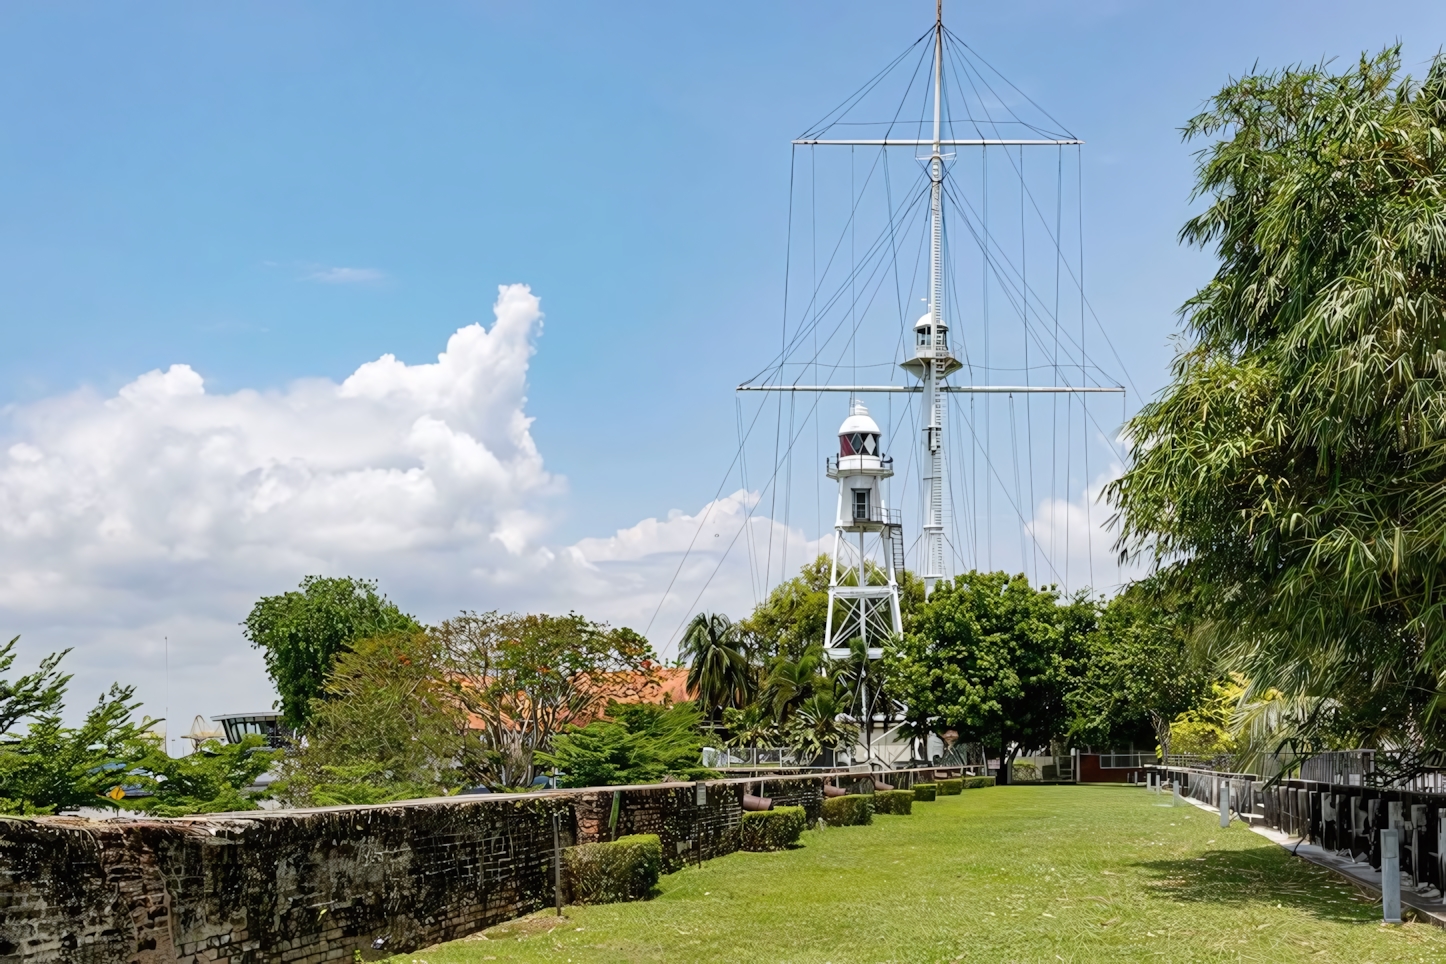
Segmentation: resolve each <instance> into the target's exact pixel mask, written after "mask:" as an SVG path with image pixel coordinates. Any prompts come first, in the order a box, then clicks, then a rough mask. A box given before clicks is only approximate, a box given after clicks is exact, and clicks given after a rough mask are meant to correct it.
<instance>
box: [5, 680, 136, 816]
mask: <svg viewBox="0 0 1446 964" xmlns="http://www.w3.org/2000/svg"><path fill="white" fill-rule="evenodd" d="M132 692H133V691H132V689H131V688H130V687H123V686H112V687H111V688H110V691H109V692H108V693H106V694H105V695H103V696H102V697H100V699H99V700H97V701H96V705H95V706H93V707H92V708H91V709H90V711H89V712H88V713H86V716H85V720H84V722H82V723H81V725H80V726H78V727H67V726H65V725H64V724H63V723H62V722H61V718H60V712H59V711H60V709H61V706H60V701H59V700H57V701H56V702H55V703H54V704H52V706H51V707H50V709H49V710H48V711H45V712H41V713H39V714H37V715H35V716H33V717H31V718H30V720H29V724H28V725H27V726H26V729H25V732H24V733H23V734H19V735H16V734H14V733H7V734H6V740H5V743H4V744H3V745H0V813H57V812H62V811H66V810H78V809H80V808H81V807H114V806H115V802H114V801H113V800H112V799H111V798H110V797H108V796H107V794H108V793H109V792H110V791H111V790H113V789H114V788H115V787H117V786H122V785H132V784H138V783H140V780H139V779H137V778H136V777H134V776H132V775H131V774H132V772H133V771H134V770H135V769H136V767H138V766H139V765H140V764H141V762H142V761H143V760H145V759H146V757H147V756H148V754H149V751H150V741H149V740H148V737H147V733H146V726H147V724H148V723H149V721H146V723H142V724H136V723H135V722H134V721H133V720H132V719H131V714H132V713H134V712H135V710H136V708H137V706H139V704H138V703H135V702H133V701H132V699H131V696H132Z"/></svg>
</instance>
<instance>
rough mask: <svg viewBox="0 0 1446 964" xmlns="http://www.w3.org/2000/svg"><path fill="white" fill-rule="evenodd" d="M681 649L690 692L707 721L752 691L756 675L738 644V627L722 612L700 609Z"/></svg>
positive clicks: (744, 700) (740, 702)
mask: <svg viewBox="0 0 1446 964" xmlns="http://www.w3.org/2000/svg"><path fill="white" fill-rule="evenodd" d="M679 651H680V653H681V654H682V655H683V657H684V658H686V659H687V660H688V692H689V693H691V694H693V698H694V699H696V700H697V701H698V704H699V706H700V708H701V709H702V710H703V715H704V718H705V719H707V720H708V722H709V723H710V724H711V723H716V722H717V721H718V720H719V719H720V718H721V717H722V714H723V710H724V709H727V708H729V707H743V706H746V705H747V704H748V701H749V699H750V698H751V697H752V695H753V675H752V673H751V672H750V667H749V665H748V660H747V658H746V657H745V656H744V655H743V653H742V651H741V647H740V646H739V632H738V627H737V626H736V625H735V624H734V623H733V621H732V620H731V619H729V618H728V617H727V616H725V615H723V614H722V613H699V614H698V615H696V616H694V617H693V621H692V622H690V623H689V624H688V628H687V630H686V631H685V632H684V633H683V641H682V643H681V644H680V645H679Z"/></svg>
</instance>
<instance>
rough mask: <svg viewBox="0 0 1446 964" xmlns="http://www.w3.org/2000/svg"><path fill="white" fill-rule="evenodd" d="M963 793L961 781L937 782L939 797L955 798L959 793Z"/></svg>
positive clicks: (962, 782)
mask: <svg viewBox="0 0 1446 964" xmlns="http://www.w3.org/2000/svg"><path fill="white" fill-rule="evenodd" d="M963 791H964V781H963V780H940V781H939V796H941V797H957V796H958V795H959V794H960V793H962V792H963Z"/></svg>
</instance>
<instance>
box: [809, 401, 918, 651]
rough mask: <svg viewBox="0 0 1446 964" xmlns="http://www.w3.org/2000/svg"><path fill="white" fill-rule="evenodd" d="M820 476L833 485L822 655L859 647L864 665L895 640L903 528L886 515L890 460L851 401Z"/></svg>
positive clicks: (899, 623)
mask: <svg viewBox="0 0 1446 964" xmlns="http://www.w3.org/2000/svg"><path fill="white" fill-rule="evenodd" d="M825 464H826V468H827V471H828V477H829V478H830V479H836V480H837V481H838V514H837V517H836V518H835V520H834V540H833V565H832V567H831V569H830V572H829V581H828V619H827V621H826V623H825V626H824V637H823V640H824V641H823V645H824V650H825V651H826V652H827V653H828V654H829V655H830V656H832V657H834V658H836V659H838V658H843V657H846V656H848V655H849V652H850V648H849V644H850V642H851V641H852V640H856V639H857V640H861V641H862V645H863V646H864V648H865V649H866V650H867V652H868V658H869V659H871V660H872V659H878V658H879V657H881V656H882V655H883V653H884V650H883V645H884V640H886V639H888V638H889V637H891V636H898V635H901V634H902V633H903V631H904V624H903V619H902V617H901V616H900V614H899V582H898V574H899V573H901V572H902V571H903V569H904V543H903V527H902V526H901V525H900V516H899V510H898V509H891V508H889V504H888V489H887V487H886V486H885V484H884V481H885V480H886V479H889V478H892V477H893V474H894V460H893V459H891V458H889V457H887V456H885V455H884V452H883V447H882V439H881V437H880V432H879V426H878V423H877V422H875V421H874V420H873V419H872V418H871V417H870V416H869V410H868V409H867V408H865V407H864V404H863V403H862V402H860V401H857V400H855V401H854V403H853V404H852V405H851V406H850V408H849V417H848V418H846V419H844V423H843V424H842V425H840V426H839V430H838V455H836V456H830V457H829V458H828V460H827V462H826V463H825Z"/></svg>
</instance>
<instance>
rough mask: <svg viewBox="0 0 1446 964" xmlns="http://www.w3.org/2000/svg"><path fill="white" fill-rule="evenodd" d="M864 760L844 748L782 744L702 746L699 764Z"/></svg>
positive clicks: (829, 764) (818, 764) (801, 765)
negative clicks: (807, 749)
mask: <svg viewBox="0 0 1446 964" xmlns="http://www.w3.org/2000/svg"><path fill="white" fill-rule="evenodd" d="M855 756H857V757H858V759H857V760H855V759H854V758H855ZM865 759H866V758H865V756H864V754H863V753H861V752H860V753H855V752H853V751H851V750H848V749H839V750H827V749H826V750H824V751H823V752H821V753H819V754H817V755H814V754H808V753H800V752H799V751H797V750H795V749H793V748H791V747H786V746H740V747H711V746H705V747H703V766H705V767H707V768H708V769H710V770H727V769H729V768H731V767H747V768H750V769H769V768H775V767H776V768H778V769H805V768H821V769H833V768H836V767H847V766H852V765H853V764H854V763H856V762H864V761H865Z"/></svg>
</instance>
